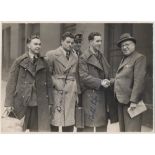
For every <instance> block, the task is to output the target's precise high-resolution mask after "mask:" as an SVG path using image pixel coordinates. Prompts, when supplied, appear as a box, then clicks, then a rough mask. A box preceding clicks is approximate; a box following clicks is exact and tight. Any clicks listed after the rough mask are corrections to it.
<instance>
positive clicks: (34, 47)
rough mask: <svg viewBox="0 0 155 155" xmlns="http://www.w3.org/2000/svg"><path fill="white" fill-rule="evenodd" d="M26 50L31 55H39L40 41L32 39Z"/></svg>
mask: <svg viewBox="0 0 155 155" xmlns="http://www.w3.org/2000/svg"><path fill="white" fill-rule="evenodd" d="M28 48H29V50H30V51H31V52H32V53H33V54H39V53H40V50H41V41H40V39H37V38H34V39H32V40H31V41H30V43H28Z"/></svg>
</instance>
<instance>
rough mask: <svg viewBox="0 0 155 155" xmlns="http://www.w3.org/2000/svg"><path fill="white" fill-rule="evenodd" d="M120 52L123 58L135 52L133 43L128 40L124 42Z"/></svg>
mask: <svg viewBox="0 0 155 155" xmlns="http://www.w3.org/2000/svg"><path fill="white" fill-rule="evenodd" d="M121 50H122V52H123V54H124V55H125V56H128V55H130V54H131V53H133V52H134V51H135V43H134V42H133V41H130V40H128V41H124V42H122V43H121Z"/></svg>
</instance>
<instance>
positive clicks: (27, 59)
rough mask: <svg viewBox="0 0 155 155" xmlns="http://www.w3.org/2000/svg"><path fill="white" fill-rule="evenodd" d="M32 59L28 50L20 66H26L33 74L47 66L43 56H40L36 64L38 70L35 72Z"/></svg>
mask: <svg viewBox="0 0 155 155" xmlns="http://www.w3.org/2000/svg"><path fill="white" fill-rule="evenodd" d="M32 65H33V64H32V60H31V59H30V57H29V54H28V52H26V53H25V54H24V59H23V61H21V63H20V66H22V67H23V68H25V69H26V70H28V71H29V72H30V73H31V74H32V75H33V76H35V74H36V73H37V72H38V71H39V70H41V69H44V68H45V65H44V62H43V60H42V57H39V58H38V61H37V64H36V72H34V70H33V66H32Z"/></svg>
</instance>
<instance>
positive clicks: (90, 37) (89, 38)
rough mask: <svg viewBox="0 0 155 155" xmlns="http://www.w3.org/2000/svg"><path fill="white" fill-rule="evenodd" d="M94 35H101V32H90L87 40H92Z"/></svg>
mask: <svg viewBox="0 0 155 155" xmlns="http://www.w3.org/2000/svg"><path fill="white" fill-rule="evenodd" d="M95 36H101V34H100V33H99V32H91V33H90V34H89V36H88V40H89V41H91V40H94V37H95Z"/></svg>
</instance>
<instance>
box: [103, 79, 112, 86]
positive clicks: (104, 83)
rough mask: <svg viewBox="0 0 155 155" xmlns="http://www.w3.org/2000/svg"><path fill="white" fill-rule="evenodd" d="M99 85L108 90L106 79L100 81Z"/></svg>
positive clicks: (108, 83) (108, 84)
mask: <svg viewBox="0 0 155 155" xmlns="http://www.w3.org/2000/svg"><path fill="white" fill-rule="evenodd" d="M101 85H102V86H103V87H104V88H108V87H109V86H110V81H109V80H108V79H104V80H101Z"/></svg>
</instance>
